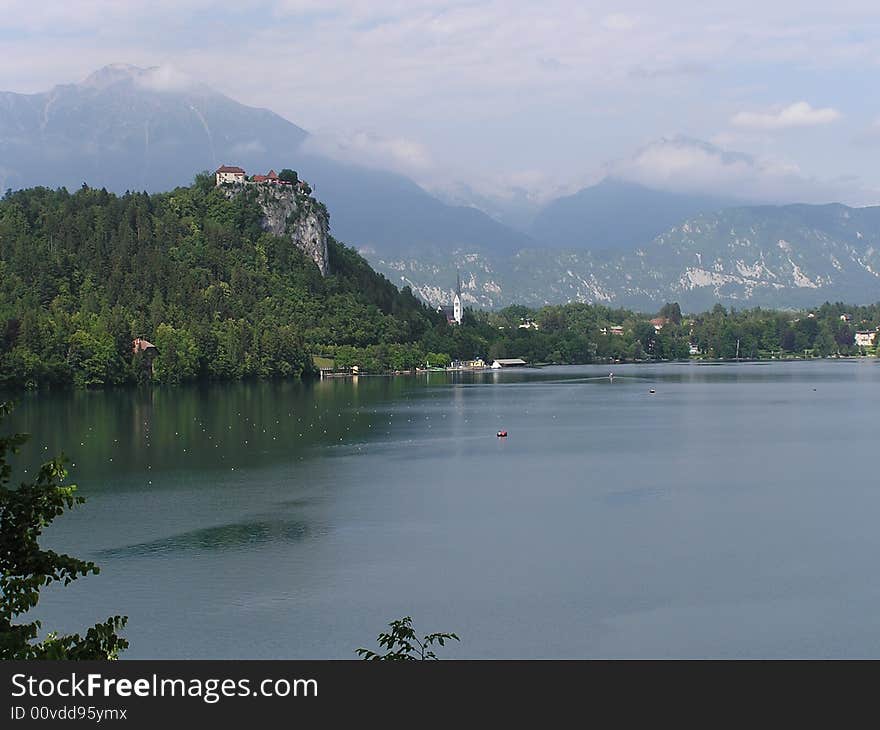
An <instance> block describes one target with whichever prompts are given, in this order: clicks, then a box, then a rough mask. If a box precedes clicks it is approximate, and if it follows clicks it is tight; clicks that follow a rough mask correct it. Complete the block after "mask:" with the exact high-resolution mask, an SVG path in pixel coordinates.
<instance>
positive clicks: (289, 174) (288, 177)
mask: <svg viewBox="0 0 880 730" xmlns="http://www.w3.org/2000/svg"><path fill="white" fill-rule="evenodd" d="M278 179H279V180H281V181H282V182H289V183H294V184H296V183H298V182H299V176H298V175H297V174H296V170H291V169H290V168H289V167H285V168H284V169H283V170H282V171H281V172H279V173H278Z"/></svg>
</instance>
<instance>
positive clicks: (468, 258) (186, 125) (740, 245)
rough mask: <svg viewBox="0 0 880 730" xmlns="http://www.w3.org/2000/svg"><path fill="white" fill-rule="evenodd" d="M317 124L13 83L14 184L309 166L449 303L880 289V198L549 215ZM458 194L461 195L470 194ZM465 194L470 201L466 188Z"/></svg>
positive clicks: (345, 226)
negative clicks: (337, 142) (362, 154)
mask: <svg viewBox="0 0 880 730" xmlns="http://www.w3.org/2000/svg"><path fill="white" fill-rule="evenodd" d="M309 137H310V135H309V133H308V132H307V131H306V130H304V129H302V128H301V127H299V126H297V125H296V124H294V123H292V122H290V121H288V120H286V119H284V118H282V117H280V116H279V115H277V114H275V113H273V112H271V111H268V110H265V109H257V108H253V107H248V106H245V105H243V104H240V103H238V102H236V101H235V100H233V99H230V98H229V97H226V96H224V95H222V94H220V93H218V92H217V91H214V90H213V89H211V88H209V87H207V86H205V85H203V84H198V83H195V82H193V81H191V80H189V79H183V78H178V77H175V76H169V75H168V73H167V72H166V71H165V70H163V69H161V68H151V69H142V68H137V67H134V66H128V65H122V64H116V65H112V66H108V67H105V68H103V69H100V70H99V71H96V72H95V73H93V74H92V75H91V76H89V77H88V78H87V79H85V80H84V81H83V82H81V83H77V84H66V85H61V86H56V87H54V88H53V89H51V90H49V91H47V92H43V93H38V94H17V93H11V92H0V187H2V189H6V188H22V187H31V186H39V185H42V186H48V187H57V186H66V187H68V188H77V187H79V186H80V185H82V184H83V183H85V184H88V185H89V186H91V187H107V188H108V189H110V190H114V191H117V192H121V191H124V190H129V189H130V190H147V191H159V190H165V189H169V188H172V187H175V186H178V185H186V184H188V183H189V182H190V181H191V180H192V178H193V176H194V174H195V173H196V172H198V171H200V170H205V169H213V168H215V167H216V166H218V165H220V164H223V163H226V164H237V165H241V166H242V167H245V168H246V169H247V170H248V172H264V171H265V170H268V169H269V168H270V167H274V168H275V169H279V168H281V167H292V168H294V169H296V170H297V171H298V172H299V173H300V175H301V177H302V178H304V179H306V180H308V181H309V182H310V183H311V185H312V187H313V189H314V191H315V194H316V195H317V196H318V197H319V198H320V199H321V200H322V201H323V202H325V203H326V205H327V206H328V208H329V209H330V211H331V216H332V217H331V229H332V231H333V234H334V235H335V236H336V238H338V239H340V240H342V241H345V242H346V243H348V244H349V245H352V246H354V247H356V248H357V249H358V250H360V251H361V252H362V253H363V254H364V255H365V256H366V257H367V258H368V260H369V261H370V263H371V264H372V265H373V266H374V267H375V268H376V269H377V270H379V271H380V272H382V273H384V274H386V276H388V277H389V278H390V279H391V280H392V281H394V282H395V283H397V284H409V285H411V286H412V287H413V289H414V291H416V292H417V293H419V294H420V295H421V296H422V297H423V298H424V299H426V300H427V301H429V302H431V303H432V304H439V303H442V302H446V301H449V300H450V298H451V296H452V290H453V288H454V286H455V281H456V275H457V274H458V273H459V272H460V273H461V276H462V282H463V297H464V299H465V302H466V303H470V304H473V305H476V306H481V307H498V306H504V305H507V304H513V303H521V304H529V305H538V304H545V303H558V302H565V301H572V300H574V301H599V302H603V303H607V304H610V305H614V306H618V305H619V306H628V307H636V308H641V309H644V310H647V311H653V310H655V309H656V308H657V307H658V306H659V305H660V304H662V303H663V302H664V301H678V302H679V303H680V304H681V305H682V307H683V308H685V309H691V310H693V309H700V308H705V307H707V306H711V305H712V304H713V303H714V302H716V301H721V302H724V303H734V304H736V305H737V306H752V305H762V306H782V307H795V306H810V305H814V304H817V303H819V302H821V301H824V300H826V299H828V300H834V299H841V300H847V301H851V302H854V303H862V302H869V301H875V300H878V299H880V278H878V277H880V260H878V251H880V209H878V208H848V207H846V206H842V205H836V204H835V205H826V206H815V205H789V206H745V205H742V204H740V203H737V202H736V201H731V200H728V199H724V198H722V197H716V196H713V195H712V194H711V193H707V194H705V195H689V194H682V193H672V192H666V191H661V190H653V189H650V188H647V187H644V186H641V185H637V184H635V183H632V182H627V181H625V180H619V179H607V180H604V181H602V182H600V183H598V184H597V185H593V186H590V187H588V188H585V189H583V190H581V191H579V192H577V193H575V194H574V195H570V196H567V197H562V198H558V199H556V200H553V201H551V202H549V203H548V204H546V205H545V206H544V207H543V208H542V209H541V210H539V211H538V212H537V214H536V215H532V214H529V215H526V214H522V215H520V216H518V217H512V218H508V220H514V221H515V222H516V224H517V225H518V227H519V229H515V228H513V227H511V226H508V225H504V224H503V223H502V222H500V221H499V220H496V219H495V218H493V217H492V216H490V215H488V214H487V213H486V212H484V211H483V210H481V209H480V208H479V207H476V206H480V207H482V208H483V209H485V210H486V211H489V212H493V211H492V205H491V201H488V200H472V202H473V203H474V205H466V204H450V203H449V202H448V200H447V202H444V201H441V200H440V199H438V198H437V197H435V196H434V195H431V194H430V193H428V192H427V191H425V190H424V189H423V188H421V187H420V186H419V185H417V184H416V183H415V182H413V181H412V180H410V179H408V178H406V177H404V176H402V175H399V174H396V173H392V172H388V171H383V170H376V169H372V168H369V167H365V166H359V165H355V164H350V163H344V162H340V161H338V160H334V159H331V158H330V157H326V156H322V155H320V154H316V153H314V152H311V151H310V149H313V148H314V146H310V145H308V144H307V142H308V140H309ZM457 200H461V199H460V198H458V199H457ZM461 202H466V201H461Z"/></svg>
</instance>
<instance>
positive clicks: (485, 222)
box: [0, 64, 530, 255]
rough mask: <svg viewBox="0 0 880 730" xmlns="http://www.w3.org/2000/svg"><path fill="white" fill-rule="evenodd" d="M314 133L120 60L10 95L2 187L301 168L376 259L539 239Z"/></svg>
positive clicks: (343, 230)
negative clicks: (344, 155)
mask: <svg viewBox="0 0 880 730" xmlns="http://www.w3.org/2000/svg"><path fill="white" fill-rule="evenodd" d="M308 136H309V135H308V132H306V131H305V130H304V129H302V128H300V127H298V126H296V125H295V124H293V123H291V122H289V121H287V120H286V119H284V118H282V117H280V116H279V115H277V114H275V113H273V112H271V111H268V110H266V109H256V108H253V107H248V106H245V105H243V104H239V103H238V102H236V101H234V100H232V99H230V98H228V97H226V96H224V95H223V94H220V93H218V92H217V91H214V90H213V89H211V88H209V87H207V86H205V85H204V84H199V83H196V82H194V81H192V80H191V79H189V78H187V77H184V76H182V75H180V74H177V73H174V72H172V71H170V70H168V69H165V68H149V69H143V68H138V67H136V66H129V65H124V64H114V65H112V66H107V67H105V68H103V69H100V70H99V71H96V72H95V73H93V74H92V75H91V76H89V77H88V78H87V79H86V80H85V81H83V82H81V83H78V84H65V85H61V86H56V87H55V88H53V89H52V90H50V91H48V92H44V93H39V94H15V93H9V92H4V93H0V189H4V190H5V189H7V188H16V189H17V188H24V187H30V186H36V185H44V186H47V187H58V186H66V187H68V188H69V189H76V188H79V187H80V186H81V185H82V183H84V182H85V183H87V184H88V185H89V186H91V187H97V188H100V187H106V188H107V189H108V190H111V191H115V192H123V191H125V190H146V191H150V192H154V191H162V190H168V189H171V188H173V187H175V186H177V185H186V184H188V183H190V182H191V181H192V179H193V176H194V174H195V173H196V172H198V171H200V170H206V169H210V170H213V169H214V168H216V167H217V166H219V165H220V164H224V163H228V164H236V165H241V166H242V167H244V168H245V169H247V170H248V171H261V172H265V171H266V170H268V169H269V168H270V167H274V168H276V169H278V168H280V167H292V168H294V169H297V170H298V171H299V172H300V174H301V175H302V177H304V178H305V179H307V180H309V181H310V183H311V184H312V185H313V186H314V187H315V190H316V192H319V193H320V196H321V199H322V200H323V201H324V202H325V203H326V204H327V205H328V206H329V207H330V209H331V210H333V211H334V216H333V220H332V221H331V226H332V229H333V232H334V235H336V237H337V238H339V239H341V240H344V241H347V242H349V243H351V244H352V245H354V246H356V247H358V248H361V249H364V250H365V251H366V252H378V253H383V254H391V253H393V254H400V253H402V252H406V253H410V254H413V255H417V254H419V253H420V252H422V251H424V250H425V249H426V248H449V247H452V246H465V247H468V248H472V249H474V250H479V251H486V252H499V251H515V250H517V249H518V248H521V247H523V246H525V245H529V244H530V241H529V239H528V238H527V237H526V236H525V235H523V234H521V233H516V232H514V231H512V230H511V229H509V228H507V227H505V226H503V225H501V224H500V223H498V222H496V221H494V220H493V219H491V218H490V217H489V216H487V215H485V214H483V213H481V212H480V211H478V210H476V209H475V208H472V207H466V206H453V205H447V204H445V203H443V202H441V201H439V200H438V199H436V198H435V197H433V196H431V195H430V194H428V193H427V192H425V191H424V190H423V189H422V188H420V187H419V186H418V185H416V184H415V183H413V182H412V181H410V180H408V179H407V178H405V177H403V176H400V175H396V174H393V173H390V172H382V171H377V170H373V169H369V168H366V167H360V166H356V165H351V164H345V163H340V162H337V161H334V160H331V159H328V158H326V157H322V156H319V155H314V154H308V153H307V152H306V151H305V150H304V149H303V143H304V142H305V140H306V139H307V138H308Z"/></svg>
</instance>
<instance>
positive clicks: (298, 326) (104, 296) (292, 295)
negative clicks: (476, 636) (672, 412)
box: [0, 175, 880, 388]
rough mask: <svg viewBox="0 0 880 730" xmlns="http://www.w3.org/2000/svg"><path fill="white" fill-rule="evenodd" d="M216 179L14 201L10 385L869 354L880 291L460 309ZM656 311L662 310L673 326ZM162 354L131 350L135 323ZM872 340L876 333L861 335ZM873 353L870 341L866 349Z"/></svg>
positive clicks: (7, 203)
mask: <svg viewBox="0 0 880 730" xmlns="http://www.w3.org/2000/svg"><path fill="white" fill-rule="evenodd" d="M261 215H262V214H261V209H260V207H259V205H258V204H257V203H256V202H255V201H254V200H253V199H252V198H250V197H248V196H246V195H244V196H238V197H234V198H233V199H231V200H230V199H227V197H226V196H224V195H223V194H222V192H221V191H220V190H218V189H217V188H216V187H215V186H214V182H213V178H212V177H211V176H208V175H200V176H198V177H197V178H196V180H195V183H194V184H193V185H192V186H190V187H184V188H177V189H175V190H173V191H171V192H168V193H162V194H157V195H148V194H146V193H128V194H126V195H123V196H116V195H113V194H111V193H108V192H107V191H106V190H95V189H90V188H88V187H85V186H84V187H83V188H82V189H80V190H77V191H76V192H74V193H70V192H68V191H66V190H64V189H60V190H49V189H47V188H33V189H29V190H22V191H18V192H8V193H7V194H6V195H5V196H4V197H3V199H2V201H0V386H6V387H11V388H23V387H25V388H33V387H45V386H70V385H75V386H80V387H94V386H108V385H121V384H126V383H136V382H144V381H148V380H152V381H156V382H162V383H178V382H182V381H186V380H195V379H204V380H230V379H243V378H277V377H299V376H308V375H310V374H312V373H314V371H315V366H314V364H313V363H314V357H315V356H319V357H323V358H327V359H328V360H329V361H332V362H334V363H335V365H336V366H338V367H346V366H350V365H358V366H359V367H360V369H361V370H362V371H365V372H385V371H389V370H408V369H412V368H415V367H417V366H422V365H424V364H425V363H426V362H427V363H430V364H431V365H444V364H446V363H448V362H449V361H450V360H451V359H472V358H475V357H482V358H485V359H493V358H498V357H522V358H524V359H526V360H527V361H529V362H532V363H549V362H554V363H584V362H593V361H601V360H645V359H652V360H653V359H680V358H687V357H689V356H696V357H718V358H732V357H737V356H739V357H743V358H767V357H786V356H792V355H799V356H825V355H836V354H843V355H848V354H855V353H857V352H859V349H858V348H857V347H856V345H855V342H854V334H855V331H856V330H868V329H870V330H873V329H875V328H876V327H877V326H878V325H880V306H877V305H873V306H869V307H847V306H844V305H842V304H829V303H826V304H824V305H822V306H821V307H818V308H817V309H815V310H814V311H812V312H786V311H769V310H761V309H749V310H742V311H734V310H727V309H725V308H724V307H722V306H720V305H716V307H715V308H714V309H713V310H712V311H710V312H707V313H704V314H700V315H695V316H690V317H683V316H682V315H681V312H680V310H679V308H678V306H677V305H675V304H670V305H666V306H665V307H664V308H663V310H662V311H661V312H660V313H659V316H660V317H661V318H662V320H661V321H655V323H654V324H652V323H651V321H649V320H650V316H651V315H644V314H638V313H635V312H630V311H626V310H620V309H610V308H607V307H603V306H599V305H589V304H579V303H574V304H567V305H560V306H547V307H543V308H541V309H537V310H535V309H528V308H525V307H508V308H507V309H504V310H501V311H499V312H485V311H472V310H470V309H468V310H466V311H465V316H464V321H463V323H462V325H460V326H456V325H449V324H447V322H446V320H445V317H444V316H442V315H440V314H438V313H437V312H435V311H434V310H433V309H432V308H430V307H427V306H425V305H424V304H423V303H422V302H421V301H420V300H419V299H418V298H417V297H416V296H414V295H413V293H412V291H410V290H409V289H408V288H404V289H402V290H398V289H397V288H396V287H395V286H393V285H392V284H391V283H390V282H388V281H387V280H386V279H385V278H384V277H382V276H380V275H379V274H377V273H375V272H374V271H373V270H372V269H371V268H370V267H369V265H368V264H367V262H366V261H365V260H364V259H363V258H362V257H361V256H360V255H358V254H357V253H356V252H355V251H354V250H353V249H351V248H348V247H346V246H345V245H343V244H341V243H339V242H337V241H335V240H333V239H332V237H331V239H330V240H329V256H330V272H331V273H330V275H328V276H326V277H322V276H321V274H320V272H319V271H318V268H317V266H316V265H315V264H314V263H313V262H312V261H311V260H310V259H309V258H308V257H306V256H305V255H303V254H302V253H301V252H300V251H299V250H298V249H297V248H296V247H295V246H294V245H292V244H291V242H290V240H288V239H286V238H280V237H276V236H272V235H270V234H268V233H266V232H265V231H263V229H262V227H261ZM655 325H660V326H659V328H658V327H657V326H655ZM138 337H142V338H144V339H146V340H148V341H149V342H150V343H152V344H154V345H155V346H156V351H154V352H155V358H152V357H151V358H150V361H149V363H147V362H146V361H145V358H146V357H147V356H146V355H145V354H144V353H142V352H135V351H134V350H133V340H134V338H138ZM863 351H864V348H863ZM869 351H870V352H871V353H873V349H871V350H869Z"/></svg>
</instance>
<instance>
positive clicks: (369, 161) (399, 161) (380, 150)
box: [303, 131, 433, 176]
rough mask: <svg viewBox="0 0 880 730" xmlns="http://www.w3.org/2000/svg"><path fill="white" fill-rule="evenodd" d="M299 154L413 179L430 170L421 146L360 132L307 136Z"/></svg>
mask: <svg viewBox="0 0 880 730" xmlns="http://www.w3.org/2000/svg"><path fill="white" fill-rule="evenodd" d="M303 151H304V152H309V153H313V154H319V155H325V156H326V157H330V158H332V159H334V160H339V161H341V162H351V163H355V164H359V165H364V166H366V167H377V168H382V169H387V170H392V171H394V172H400V173H403V174H407V175H415V176H418V175H421V174H424V173H425V172H427V171H429V170H430V169H431V168H432V167H433V161H432V159H431V155H430V153H429V152H428V150H427V148H426V147H425V146H424V145H422V144H421V143H419V142H417V141H415V140H412V139H407V138H405V137H384V136H381V135H377V134H371V133H369V132H364V131H356V132H350V133H332V132H318V133H315V134H311V135H309V137H307V138H306V140H305V142H304V143H303Z"/></svg>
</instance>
